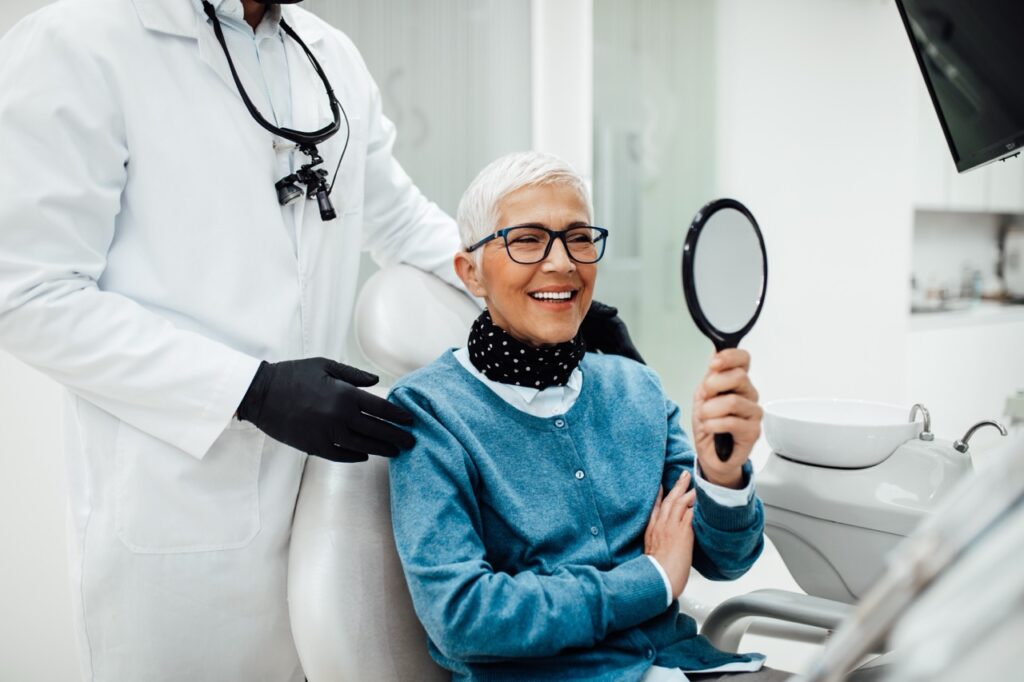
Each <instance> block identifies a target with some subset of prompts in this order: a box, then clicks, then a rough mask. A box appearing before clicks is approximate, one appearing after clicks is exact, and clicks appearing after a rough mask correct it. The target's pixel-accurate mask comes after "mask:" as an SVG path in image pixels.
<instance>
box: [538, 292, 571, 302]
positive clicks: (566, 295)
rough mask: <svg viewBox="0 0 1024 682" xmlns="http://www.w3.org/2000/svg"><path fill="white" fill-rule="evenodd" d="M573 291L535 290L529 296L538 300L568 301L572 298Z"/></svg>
mask: <svg viewBox="0 0 1024 682" xmlns="http://www.w3.org/2000/svg"><path fill="white" fill-rule="evenodd" d="M574 293H576V292H574V291H536V292H534V293H532V294H530V296H532V297H533V298H535V299H537V300H539V301H568V300H569V299H570V298H572V295H573V294H574Z"/></svg>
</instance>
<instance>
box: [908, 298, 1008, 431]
mask: <svg viewBox="0 0 1024 682" xmlns="http://www.w3.org/2000/svg"><path fill="white" fill-rule="evenodd" d="M1022 339H1024V308H1020V307H1015V308H1007V309H1004V310H1002V311H997V312H991V311H986V310H984V309H982V310H978V311H973V312H972V311H965V312H961V313H927V314H924V315H915V316H913V318H912V319H911V331H910V334H909V335H908V343H907V369H908V375H909V376H908V379H909V381H908V389H909V393H908V396H907V398H908V402H920V403H923V404H924V405H925V406H926V407H927V408H928V409H929V410H930V411H931V416H932V428H933V430H934V431H935V434H936V436H938V437H940V438H946V439H949V440H953V439H955V438H959V437H960V436H962V435H963V433H964V431H966V429H967V427H968V426H970V425H971V424H973V423H975V422H977V421H980V420H982V419H996V420H999V421H1004V420H1003V412H1004V408H1005V405H1006V399H1007V398H1008V397H1009V396H1011V395H1013V394H1015V393H1016V392H1017V391H1019V390H1022V389H1024V354H1022V353H1021V352H1020V347H1021V340H1022ZM993 434H995V432H994V431H993V432H992V433H988V434H985V437H986V439H991V437H992V435H993ZM980 435H981V434H980V433H979V436H980ZM996 440H998V439H996ZM979 443H980V441H979Z"/></svg>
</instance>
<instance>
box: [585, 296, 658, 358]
mask: <svg viewBox="0 0 1024 682" xmlns="http://www.w3.org/2000/svg"><path fill="white" fill-rule="evenodd" d="M580 332H581V333H582V334H583V342H584V343H585V344H586V346H587V350H589V351H593V352H600V353H606V354H608V355H622V356H624V357H627V358H629V359H631V360H636V361H637V362H639V363H641V364H646V363H645V362H644V359H643V358H642V357H640V351H638V350H637V349H636V346H634V345H633V340H632V339H630V338H629V330H628V329H626V323H625V322H623V321H622V318H621V317H619V309H618V308H616V307H614V306H610V305H605V304H604V303H600V302H598V301H591V302H590V310H588V311H587V316H586V317H584V318H583V324H581V325H580Z"/></svg>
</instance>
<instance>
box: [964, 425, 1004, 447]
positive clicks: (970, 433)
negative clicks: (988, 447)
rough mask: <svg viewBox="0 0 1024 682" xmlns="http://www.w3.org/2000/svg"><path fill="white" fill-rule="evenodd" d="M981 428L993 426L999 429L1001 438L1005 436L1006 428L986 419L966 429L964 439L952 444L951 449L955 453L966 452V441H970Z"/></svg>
mask: <svg viewBox="0 0 1024 682" xmlns="http://www.w3.org/2000/svg"><path fill="white" fill-rule="evenodd" d="M983 426H994V427H995V428H997V429H999V433H1000V434H1002V435H1003V436H1005V435H1006V427H1004V426H1003V425H1002V424H1000V423H999V422H995V421H991V420H989V419H986V420H985V421H980V422H978V423H977V424H975V425H974V426H972V427H971V428H969V429H967V433H965V434H964V437H963V438H961V439H960V440H958V441H956V442H955V443H953V449H954V450H956V451H957V452H967V448H968V447H970V446H969V445H968V444H967V443H968V441H970V440H971V436H973V435H974V432H975V431H977V430H978V429H980V428H982V427H983Z"/></svg>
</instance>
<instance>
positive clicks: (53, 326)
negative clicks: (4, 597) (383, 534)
mask: <svg viewBox="0 0 1024 682" xmlns="http://www.w3.org/2000/svg"><path fill="white" fill-rule="evenodd" d="M63 11H65V10H64V9H63V8H62V7H54V6H51V7H48V8H45V9H43V10H41V11H40V12H37V13H35V14H33V15H32V16H31V17H29V18H28V19H25V20H24V21H22V22H21V23H19V24H18V25H17V26H16V27H15V28H13V29H11V31H10V32H9V33H8V34H7V35H6V36H4V37H3V39H2V40H0V131H2V132H0V348H3V349H4V350H6V351H8V352H10V353H11V354H12V355H13V356H14V357H16V358H18V359H19V360H21V361H22V362H24V363H25V364H27V365H29V366H31V367H34V368H35V369H38V370H39V371H41V372H43V373H44V374H46V375H47V376H49V377H50V378H52V379H54V380H56V381H57V382H59V383H61V384H63V385H65V386H67V387H68V388H69V389H70V390H71V391H73V392H75V393H76V394H78V395H79V396H82V397H83V398H85V399H87V400H89V401H91V402H92V403H94V404H96V405H98V406H99V407H100V408H102V409H104V410H106V411H107V412H109V413H111V414H113V415H114V416H116V417H118V418H119V419H121V420H123V421H125V422H127V423H128V424H131V425H132V426H134V427H136V428H138V429H140V430H142V431H145V432H147V433H149V434H151V435H153V436H155V437H157V438H160V439H162V440H164V441H166V442H168V443H170V444H172V445H174V446H176V447H178V448H180V449H182V450H184V451H186V452H188V453H189V454H191V455H192V456H194V457H199V458H201V457H202V456H203V455H204V454H205V453H206V451H207V450H208V449H209V447H210V445H211V444H212V443H213V441H214V440H215V439H216V438H217V436H219V435H220V433H221V432H222V431H223V430H224V428H225V427H226V426H227V425H228V423H229V422H230V420H231V416H232V413H233V412H234V411H235V408H236V407H237V406H238V403H239V401H240V400H241V398H242V396H243V395H244V394H245V392H246V389H247V388H248V386H249V384H250V382H251V381H252V378H253V376H254V375H255V373H256V369H257V367H258V366H259V360H258V359H256V358H253V357H250V356H248V355H246V354H244V353H241V352H238V351H236V350H234V349H232V348H230V347H228V346H226V345H225V344H222V343H219V342H217V341H214V340H213V339H210V338H208V337H206V336H203V335H202V334H198V333H195V332H191V331H187V330H184V329H181V328H178V327H176V326H174V325H173V324H171V322H169V321H168V320H167V319H165V318H163V317H160V316H158V315H156V314H153V313H151V312H149V311H148V310H146V309H145V308H143V307H142V306H140V305H139V304H138V303H136V302H135V301H133V300H131V299H129V298H127V297H125V296H122V295H119V294H117V293H115V292H111V291H104V290H102V289H100V287H99V285H98V282H99V280H100V278H101V276H102V275H103V272H104V270H105V268H106V265H107V252H108V249H109V248H110V246H111V243H112V242H113V241H114V238H115V234H114V232H115V230H114V225H115V218H116V216H117V214H118V213H119V212H120V211H121V210H122V206H121V194H122V191H123V189H124V187H125V183H126V182H127V177H128V175H127V167H126V164H127V163H128V160H129V156H130V154H129V150H128V148H127V142H126V135H125V124H124V121H123V120H122V111H121V108H120V106H119V105H118V101H119V100H118V94H117V92H116V91H115V90H114V89H113V87H112V85H111V80H110V78H109V75H108V74H107V73H106V72H105V69H106V68H107V65H105V64H103V63H102V60H101V59H99V58H98V57H96V56H95V55H93V54H92V53H91V52H90V50H89V49H88V48H87V46H86V45H87V43H88V41H89V40H93V39H94V37H91V36H84V35H79V34H76V33H74V32H73V31H68V30H66V29H65V27H64V24H65V23H66V22H63V23H62V22H58V21H52V20H51V19H53V18H55V17H56V16H57V15H58V14H60V13H61V12H63Z"/></svg>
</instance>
